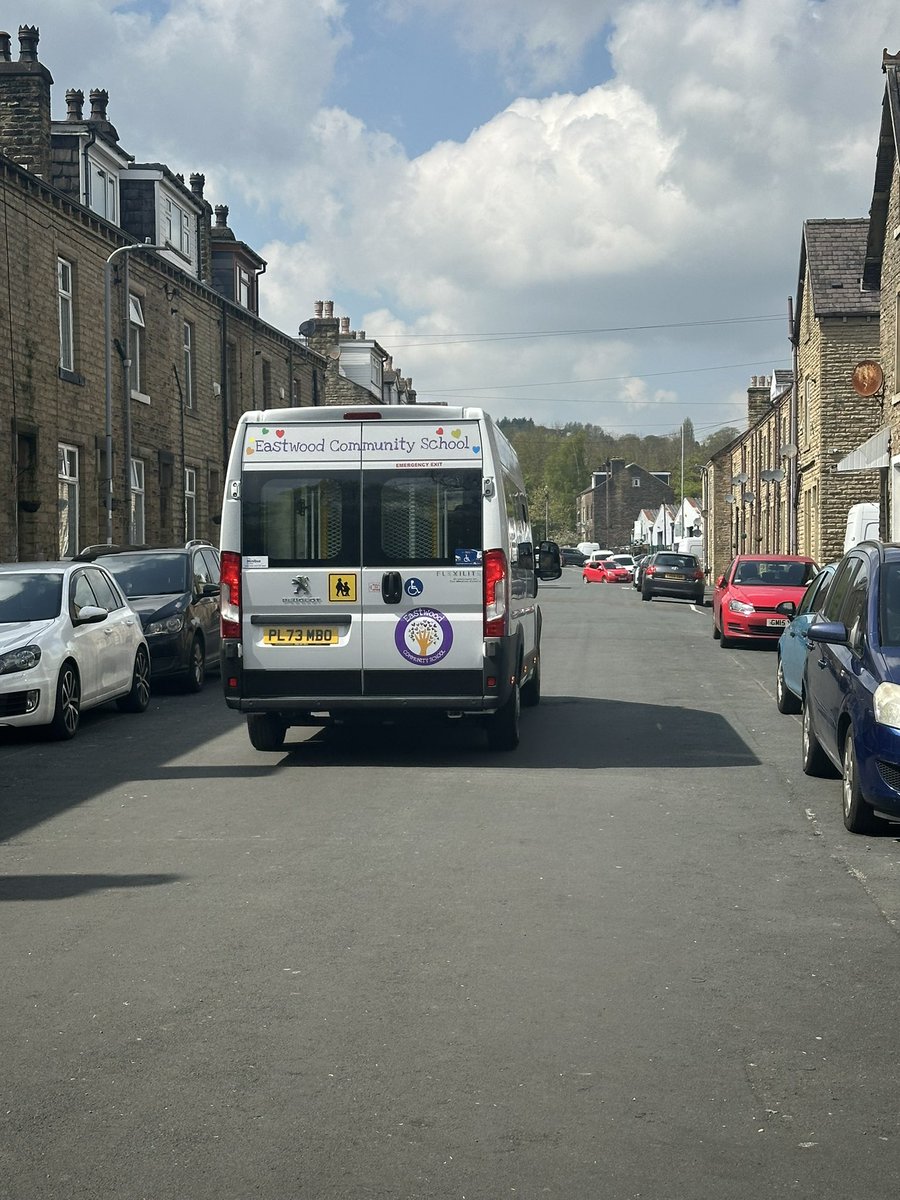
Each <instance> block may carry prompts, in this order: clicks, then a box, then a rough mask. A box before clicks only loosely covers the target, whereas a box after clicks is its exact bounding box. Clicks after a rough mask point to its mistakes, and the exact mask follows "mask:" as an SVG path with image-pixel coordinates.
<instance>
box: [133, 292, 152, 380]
mask: <svg viewBox="0 0 900 1200" xmlns="http://www.w3.org/2000/svg"><path fill="white" fill-rule="evenodd" d="M145 328H146V327H145V325H144V309H143V307H142V305H141V301H140V297H138V296H135V295H131V296H129V297H128V357H129V358H130V359H131V394H132V396H133V397H134V398H135V399H136V400H143V401H144V402H145V403H149V401H150V397H149V396H146V395H145V394H144V389H143V387H142V386H141V383H142V375H143V369H142V368H143V362H142V359H143V353H144V329H145Z"/></svg>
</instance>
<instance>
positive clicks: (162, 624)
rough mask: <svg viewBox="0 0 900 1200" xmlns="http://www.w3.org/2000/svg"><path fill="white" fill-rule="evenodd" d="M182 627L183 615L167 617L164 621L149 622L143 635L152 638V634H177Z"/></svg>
mask: <svg viewBox="0 0 900 1200" xmlns="http://www.w3.org/2000/svg"><path fill="white" fill-rule="evenodd" d="M183 627H184V615H183V614H182V615H181V616H177V617H167V618H166V619H165V621H151V622H150V624H149V625H148V626H147V628H146V629H145V630H144V633H145V634H146V635H147V637H152V636H153V634H154V633H179V632H180V631H181V629H182V628H183Z"/></svg>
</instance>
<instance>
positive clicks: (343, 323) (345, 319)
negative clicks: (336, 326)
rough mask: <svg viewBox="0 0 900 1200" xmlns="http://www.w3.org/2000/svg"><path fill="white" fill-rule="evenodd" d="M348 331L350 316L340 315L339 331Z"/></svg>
mask: <svg viewBox="0 0 900 1200" xmlns="http://www.w3.org/2000/svg"><path fill="white" fill-rule="evenodd" d="M349 332H350V318H349V317H341V333H342V334H345V335H346V334H348V333H349Z"/></svg>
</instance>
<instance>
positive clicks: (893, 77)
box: [863, 50, 900, 290]
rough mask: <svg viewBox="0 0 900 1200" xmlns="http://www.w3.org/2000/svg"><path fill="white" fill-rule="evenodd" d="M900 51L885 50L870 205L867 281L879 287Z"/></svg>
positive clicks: (899, 114) (898, 135)
mask: <svg viewBox="0 0 900 1200" xmlns="http://www.w3.org/2000/svg"><path fill="white" fill-rule="evenodd" d="M898 68H900V54H888V52H887V50H885V51H884V53H883V55H882V61H881V69H882V71H883V72H884V74H885V77H886V78H885V85H884V99H883V100H882V105H881V129H880V131H879V135H878V154H877V156H876V159H875V186H874V190H873V193H872V204H871V207H870V208H869V241H868V245H867V247H866V259H865V269H864V272H863V284H864V286H865V287H867V288H872V289H873V290H877V289H878V288H880V286H881V260H882V258H883V256H884V238H885V233H886V229H887V216H888V205H889V203H890V192H891V180H892V179H893V177H894V161H895V159H896V157H897V149H898V146H900V77H898Z"/></svg>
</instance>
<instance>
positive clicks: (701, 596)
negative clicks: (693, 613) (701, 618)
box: [694, 592, 706, 608]
mask: <svg viewBox="0 0 900 1200" xmlns="http://www.w3.org/2000/svg"><path fill="white" fill-rule="evenodd" d="M694 603H695V604H696V605H697V607H698V608H703V606H704V604H705V603H706V592H698V593H697V595H696V596H695V597H694Z"/></svg>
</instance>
